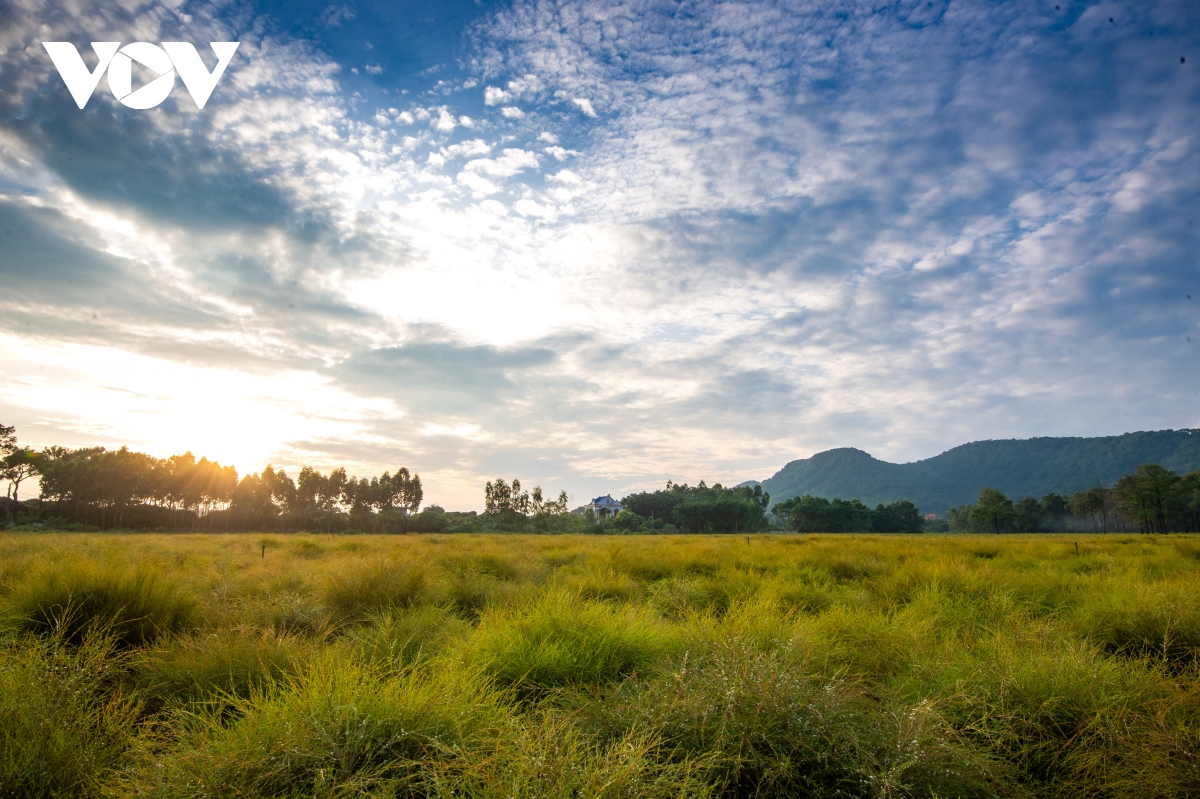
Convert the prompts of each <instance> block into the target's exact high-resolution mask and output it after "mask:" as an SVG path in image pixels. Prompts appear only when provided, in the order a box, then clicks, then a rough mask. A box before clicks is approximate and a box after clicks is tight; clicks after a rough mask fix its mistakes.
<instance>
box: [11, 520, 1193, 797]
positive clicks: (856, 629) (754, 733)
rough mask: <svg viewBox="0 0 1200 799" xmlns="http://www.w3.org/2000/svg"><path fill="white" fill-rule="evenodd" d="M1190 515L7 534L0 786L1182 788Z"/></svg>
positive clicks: (327, 791) (567, 792)
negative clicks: (907, 532) (1081, 530)
mask: <svg viewBox="0 0 1200 799" xmlns="http://www.w3.org/2000/svg"><path fill="white" fill-rule="evenodd" d="M1198 576H1200V539H1196V538H1192V537H1187V536H1158V537H1152V536H1142V535H1121V536H1115V535H1110V536H1082V535H1080V536H1071V537H1064V536H1000V537H997V536H991V537H983V536H980V537H968V536H962V537H960V536H954V537H940V536H939V537H935V536H867V535H863V536H855V535H850V536H846V535H805V536H786V535H755V536H750V537H749V539H747V538H746V537H744V536H736V537H735V536H717V537H700V536H647V537H633V536H631V537H598V536H588V537H583V536H578V537H576V536H508V535H496V536H484V535H478V536H476V535H441V536H438V535H430V536H391V537H388V536H353V537H349V536H317V535H313V536H303V535H295V536H282V535H280V536H263V535H250V534H246V535H132V534H131V535H119V534H113V535H106V534H76V535H68V534H62V535H58V534H50V533H39V534H30V533H15V534H13V533H10V534H0V797H93V796H122V797H125V796H129V797H132V796H139V797H142V796H150V797H154V796H161V797H330V798H332V797H392V796H396V797H408V796H420V797H450V796H455V797H567V796H571V797H601V796H603V797H642V796H646V797H659V796H661V797H735V796H736V797H750V796H761V797H778V796H798V797H804V796H814V797H826V796H828V797H834V796H837V797H907V796H921V797H935V796H936V797H975V796H979V797H984V796H1004V797H1009V796H1012V797H1026V796H1028V797H1052V796H1053V797H1060V796H1061V797H1100V796H1112V797H1127V796H1137V797H1158V796H1162V797H1166V796H1200V757H1198V754H1197V753H1198V751H1200V749H1198V747H1200V671H1198V670H1197V661H1196V656H1197V653H1200V582H1198V580H1197V577H1198Z"/></svg>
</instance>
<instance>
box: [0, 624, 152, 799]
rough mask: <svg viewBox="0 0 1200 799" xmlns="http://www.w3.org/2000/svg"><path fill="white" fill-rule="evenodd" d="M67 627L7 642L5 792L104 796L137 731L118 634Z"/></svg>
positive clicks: (1, 656) (1, 783) (0, 762)
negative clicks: (72, 632) (74, 639)
mask: <svg viewBox="0 0 1200 799" xmlns="http://www.w3.org/2000/svg"><path fill="white" fill-rule="evenodd" d="M59 632H61V631H52V632H51V634H50V635H49V636H38V637H35V636H28V635H25V636H19V637H16V638H12V639H9V640H6V641H4V642H3V644H0V796H3V797H60V796H61V797H69V796H97V795H99V793H100V789H101V786H103V785H104V784H105V781H106V779H107V778H108V777H109V775H110V774H111V773H112V771H113V770H114V769H115V768H117V767H118V766H119V765H120V764H121V762H122V759H123V757H124V755H125V752H126V750H127V748H128V746H129V744H130V741H131V740H132V738H133V735H134V724H135V723H136V721H137V717H138V712H139V711H138V704H137V702H136V701H135V700H134V699H133V698H131V697H130V696H127V695H125V694H122V693H121V692H120V690H118V688H117V685H118V680H119V677H120V673H121V671H122V669H123V668H124V662H123V660H122V658H121V657H120V656H119V655H118V654H117V650H116V647H115V641H114V639H113V638H112V637H111V636H107V635H104V634H103V632H93V633H90V634H87V635H84V636H83V638H82V639H80V640H79V641H78V643H77V644H68V643H67V642H66V640H65V639H64V637H63V636H62V635H60V634H57V633H59Z"/></svg>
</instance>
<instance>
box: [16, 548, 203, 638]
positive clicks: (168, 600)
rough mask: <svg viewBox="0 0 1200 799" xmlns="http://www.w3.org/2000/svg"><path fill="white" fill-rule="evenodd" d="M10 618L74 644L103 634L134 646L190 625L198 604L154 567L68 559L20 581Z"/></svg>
mask: <svg viewBox="0 0 1200 799" xmlns="http://www.w3.org/2000/svg"><path fill="white" fill-rule="evenodd" d="M5 615H6V616H8V618H9V620H10V622H11V623H12V624H13V626H15V627H16V628H17V629H20V630H24V631H27V632H34V633H49V632H50V631H52V630H53V631H56V634H58V635H61V636H62V637H63V638H64V640H66V641H68V642H70V643H74V644H78V643H81V642H82V641H83V639H85V638H86V637H88V636H89V635H93V634H95V633H96V632H97V631H104V632H105V634H108V635H111V637H112V638H113V640H114V641H115V642H116V643H117V644H118V645H120V646H123V647H132V646H140V645H142V644H145V643H148V642H150V641H153V640H155V639H156V638H158V637H159V636H161V635H164V634H168V633H173V632H179V631H181V630H184V629H187V628H189V627H191V626H192V625H193V624H194V623H195V621H196V603H195V601H194V600H193V599H192V597H191V596H189V595H188V594H187V593H185V592H184V591H183V590H181V589H180V587H179V586H178V585H177V584H175V583H173V582H171V581H169V580H168V579H167V578H166V577H165V575H164V574H163V573H161V572H160V571H158V570H157V569H155V568H153V567H150V566H139V567H136V568H131V567H128V566H125V565H123V564H118V563H112V562H105V563H94V562H86V561H81V560H77V559H67V560H62V561H58V562H55V563H54V564H53V565H44V566H41V567H39V568H37V569H35V570H34V571H32V572H31V573H30V574H28V575H27V576H25V577H24V578H22V579H20V580H19V581H17V582H16V585H15V586H14V587H13V590H12V593H11V594H10V595H9V596H8V597H7V601H6V602H5Z"/></svg>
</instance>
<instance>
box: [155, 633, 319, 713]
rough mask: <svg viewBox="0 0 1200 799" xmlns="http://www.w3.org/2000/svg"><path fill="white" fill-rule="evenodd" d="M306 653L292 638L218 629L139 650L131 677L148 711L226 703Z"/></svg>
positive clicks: (286, 671)
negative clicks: (179, 705) (176, 706)
mask: <svg viewBox="0 0 1200 799" xmlns="http://www.w3.org/2000/svg"><path fill="white" fill-rule="evenodd" d="M307 654H308V651H307V647H305V646H304V645H303V643H302V642H301V641H299V640H297V639H295V638H291V637H276V636H274V635H249V634H245V633H238V632H234V631H219V632H214V633H208V634H204V635H195V636H190V637H186V638H180V639H175V640H172V641H169V642H167V643H165V644H160V645H158V646H156V647H155V648H153V649H148V650H143V651H142V652H139V653H138V654H137V655H136V656H135V658H134V662H133V668H132V670H131V671H132V680H133V684H134V685H135V686H136V688H137V693H138V696H140V697H142V698H143V699H144V700H145V702H146V707H147V709H149V710H150V711H158V710H161V709H162V708H163V707H165V706H167V705H170V704H188V703H192V702H209V703H213V704H215V705H220V704H228V703H229V701H230V700H231V699H232V698H235V697H240V698H243V699H244V698H246V697H249V696H250V695H251V694H252V693H254V692H255V691H256V690H261V689H263V688H264V687H265V686H267V685H268V684H270V683H272V682H273V681H276V680H278V679H279V678H281V677H283V676H284V675H287V674H290V673H292V672H293V671H295V670H296V669H297V668H298V667H299V666H300V665H301V663H302V661H303V660H304V658H305V656H306V655H307Z"/></svg>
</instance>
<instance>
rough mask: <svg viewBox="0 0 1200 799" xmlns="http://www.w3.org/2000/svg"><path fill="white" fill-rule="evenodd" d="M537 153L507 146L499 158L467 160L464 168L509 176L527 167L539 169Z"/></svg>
mask: <svg viewBox="0 0 1200 799" xmlns="http://www.w3.org/2000/svg"><path fill="white" fill-rule="evenodd" d="M537 168H538V157H537V154H536V153H534V152H532V151H530V150H522V149H519V148H513V147H510V148H506V149H505V150H504V152H503V153H502V154H501V156H500V157H499V158H476V159H473V160H471V161H468V162H467V165H466V166H465V167H463V169H464V170H465V171H467V172H476V173H479V174H482V175H488V176H490V177H500V178H507V177H512V176H513V175H516V174H517V173H519V172H523V171H524V170H526V169H537Z"/></svg>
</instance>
